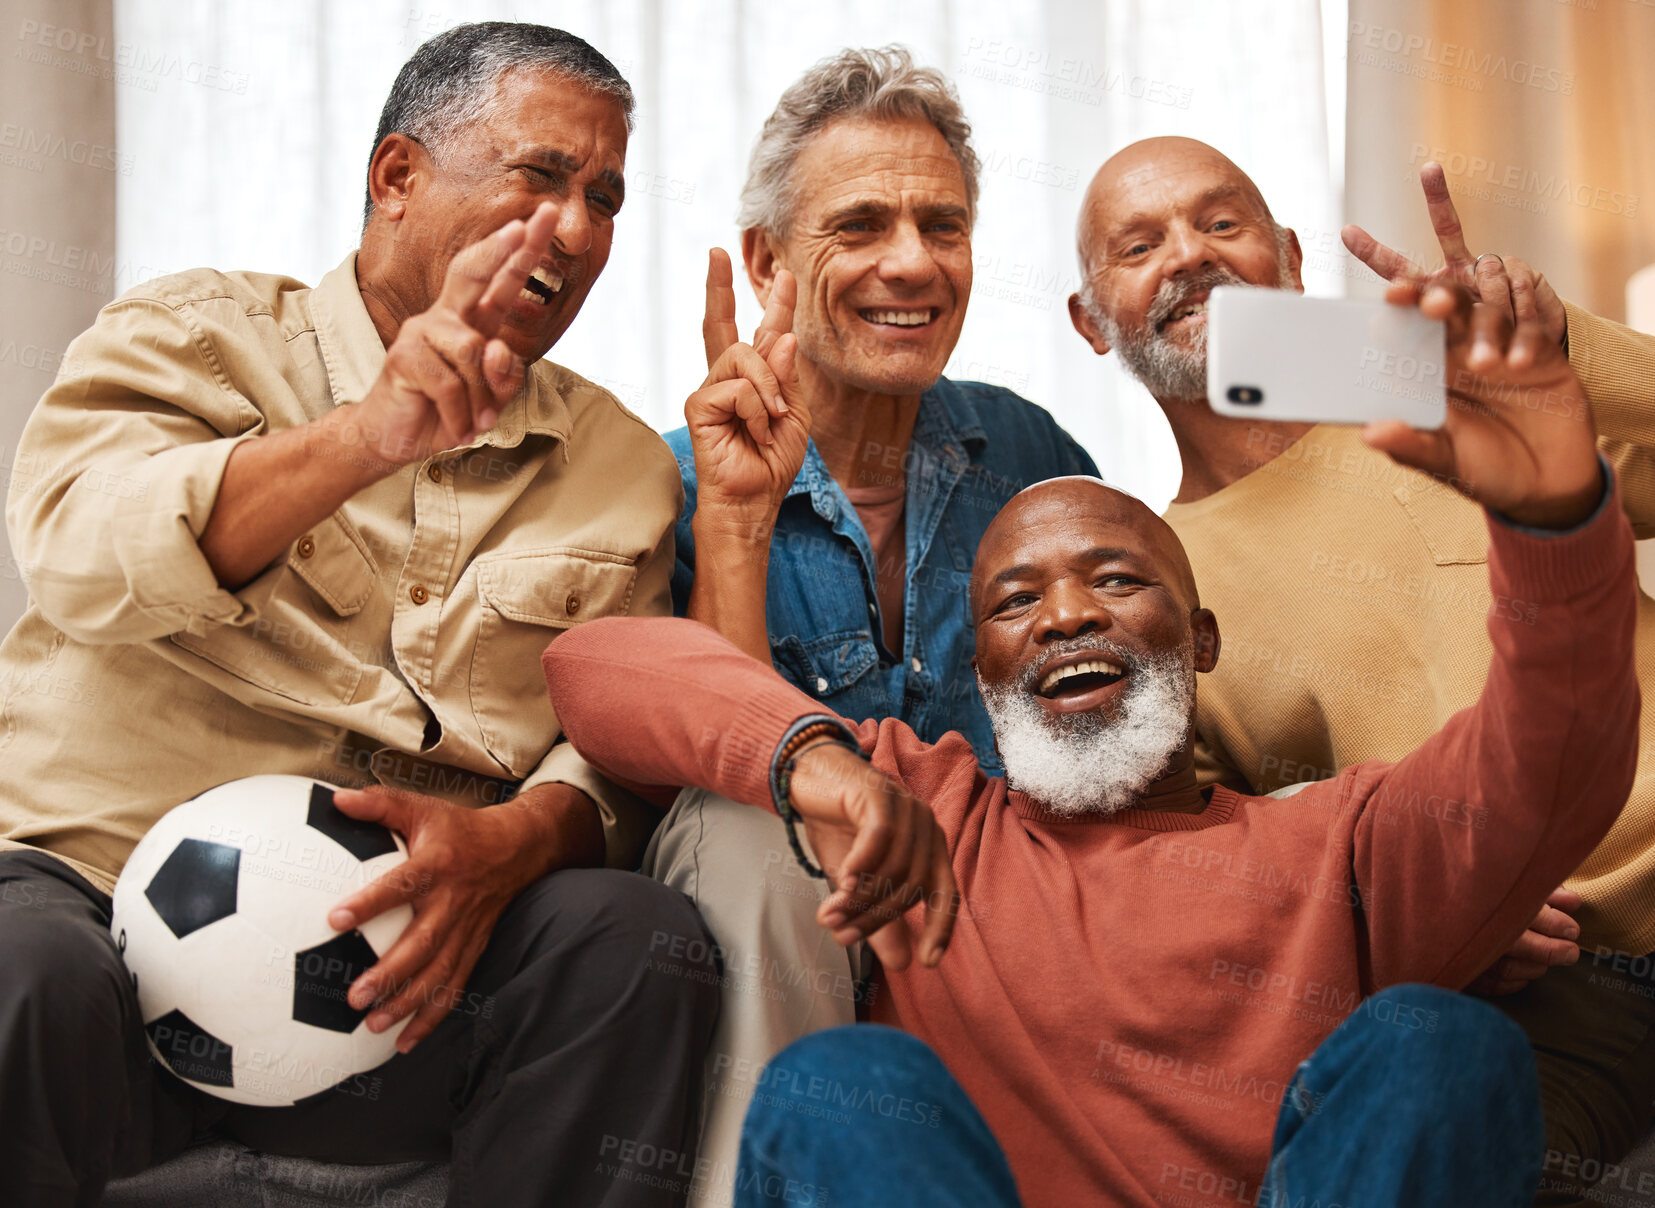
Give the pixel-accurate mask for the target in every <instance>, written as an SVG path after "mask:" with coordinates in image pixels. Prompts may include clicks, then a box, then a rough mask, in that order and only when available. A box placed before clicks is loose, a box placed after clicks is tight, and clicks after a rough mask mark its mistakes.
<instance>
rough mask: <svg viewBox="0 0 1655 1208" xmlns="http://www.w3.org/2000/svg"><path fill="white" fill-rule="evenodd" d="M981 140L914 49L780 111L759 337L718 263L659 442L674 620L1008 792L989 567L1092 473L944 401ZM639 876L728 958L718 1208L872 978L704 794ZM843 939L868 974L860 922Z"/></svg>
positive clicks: (1009, 422) (747, 196)
mask: <svg viewBox="0 0 1655 1208" xmlns="http://www.w3.org/2000/svg"><path fill="white" fill-rule="evenodd" d="M970 134H971V130H970V124H969V123H968V122H967V120H966V117H965V114H964V112H963V111H962V109H961V107H960V103H959V99H958V97H957V96H956V95H955V92H954V89H953V87H952V86H951V85H950V84H949V82H948V81H947V79H946V78H945V77H944V76H943V75H942V74H941V73H939V72H937V71H935V70H931V69H928V68H921V67H918V66H916V65H915V63H914V61H913V59H912V57H911V56H910V54H909V53H908V52H907V51H906V50H904V49H902V48H901V47H887V48H885V49H882V50H845V51H842V52H840V53H839V54H836V55H833V56H831V57H829V58H827V59H825V60H823V61H822V62H820V63H818V64H817V65H816V66H814V67H813V68H811V69H810V70H809V71H808V72H806V73H805V74H804V75H803V76H801V77H800V78H799V80H798V81H797V82H795V83H794V84H793V85H792V86H791V87H789V88H788V89H787V91H786V92H784V93H783V94H782V97H781V100H780V101H779V102H778V103H777V105H776V109H775V111H774V112H773V113H772V114H771V115H770V117H769V119H768V120H767V121H766V122H765V124H764V128H763V130H762V131H761V133H760V134H759V137H758V140H757V142H756V143H755V145H754V148H753V153H752V159H751V162H750V167H749V172H748V178H747V183H746V187H745V188H744V189H743V191H742V195H741V211H740V214H739V215H738V222H739V225H740V227H741V232H742V233H741V249H742V258H743V261H744V262H745V267H746V272H747V279H748V281H749V283H750V284H751V285H752V288H753V290H754V292H755V293H756V294H757V295H758V298H759V300H760V302H761V303H763V304H764V306H765V318H764V321H763V322H762V324H761V325H760V328H759V331H758V333H757V335H756V336H755V338H754V340H753V343H752V344H751V345H749V344H745V343H741V342H739V338H738V335H737V332H736V328H735V295H734V290H733V274H732V270H731V266H730V263H729V260H728V259H727V258H726V257H725V255H724V253H723V252H722V251H716V250H715V251H714V252H713V253H712V257H711V265H710V268H709V273H708V281H707V312H706V325H705V327H704V329H703V334H704V336H705V340H706V352H707V363H708V366H709V374H708V377H707V380H706V382H705V384H704V385H703V387H702V389H700V390H698V391H697V392H696V393H695V394H694V395H692V396H691V398H690V400H689V402H688V404H687V405H686V407H685V418H686V421H687V426H686V427H685V428H682V429H679V430H678V431H675V432H672V433H670V434H668V436H667V443H668V444H669V445H671V446H672V449H673V451H674V453H675V454H676V455H677V458H678V467H679V470H680V472H681V473H682V475H683V479H684V489H685V503H684V510H683V514H682V515H681V516H680V517H679V520H678V526H677V559H678V563H677V568H676V570H675V572H674V574H673V584H672V586H673V604H674V607H675V609H676V610H677V611H678V612H679V613H680V614H682V615H688V616H690V617H693V618H696V619H699V620H702V621H705V622H707V623H708V624H710V625H712V626H713V627H715V628H716V629H718V630H719V631H720V632H722V633H723V634H724V635H725V636H726V637H728V638H730V639H731V640H732V641H734V642H735V643H736V644H737V645H738V646H739V647H740V648H741V649H743V650H744V651H746V652H747V653H749V654H751V655H752V656H753V657H754V658H756V659H759V660H760V661H762V662H764V663H766V664H772V663H773V664H774V666H775V668H776V669H777V670H778V671H779V672H780V673H781V674H782V675H783V676H785V677H786V678H787V679H788V680H789V681H790V682H792V683H793V684H794V685H795V686H797V687H799V688H801V689H803V690H804V691H806V692H808V693H810V694H811V695H812V696H813V697H814V698H815V699H817V700H818V701H821V702H822V703H823V705H824V707H826V708H830V709H832V710H834V711H836V712H837V713H839V714H841V715H843V716H848V717H853V718H857V719H875V720H877V719H881V718H888V717H889V718H898V719H900V720H902V721H903V722H905V723H907V724H908V725H909V726H910V727H911V728H912V729H913V730H914V731H915V732H916V733H917V734H919V735H920V737H922V738H924V739H927V740H930V741H935V740H937V739H940V738H942V736H943V735H944V734H946V733H948V732H949V731H959V732H961V733H963V734H964V735H965V736H966V737H967V738H968V739H969V740H970V741H971V742H972V744H973V746H974V747H975V749H976V754H977V757H978V759H979V760H980V761H981V763H982V765H983V766H984V767H985V768H987V769H988V770H989V771H990V773H991V774H992V773H996V772H998V771H999V770H1000V762H999V758H998V756H997V754H996V752H995V748H994V739H993V733H992V728H991V726H990V725H989V719H988V714H987V713H986V712H985V710H984V708H983V703H982V701H981V699H980V697H979V694H978V690H977V685H976V681H975V677H974V675H973V673H972V670H971V651H972V632H971V619H970V611H969V606H968V597H967V584H968V581H969V577H970V571H971V563H972V559H973V557H974V556H975V554H976V551H977V543H978V540H979V539H980V538H981V536H982V534H983V532H984V531H985V530H986V529H987V527H988V524H989V522H990V521H991V520H992V519H993V518H994V516H995V514H996V513H997V512H998V511H999V510H1000V508H1001V507H1002V505H1004V504H1005V503H1006V501H1007V500H1009V499H1010V498H1011V497H1012V496H1013V495H1015V494H1016V493H1017V492H1018V491H1019V490H1021V489H1022V488H1023V487H1025V486H1028V485H1030V484H1032V483H1035V482H1039V481H1043V480H1045V479H1048V478H1054V477H1059V476H1063V475H1071V474H1087V475H1093V474H1096V473H1097V470H1096V467H1095V466H1094V464H1093V462H1092V459H1091V458H1090V457H1088V456H1087V455H1086V453H1085V452H1084V451H1083V450H1082V449H1081V448H1080V447H1079V446H1078V445H1076V444H1075V442H1074V441H1073V440H1071V439H1070V438H1069V436H1068V435H1067V434H1066V433H1064V432H1063V430H1062V429H1061V428H1060V427H1059V426H1058V425H1057V424H1056V423H1055V422H1054V421H1053V420H1052V418H1051V417H1050V416H1049V415H1047V414H1046V412H1044V411H1043V410H1041V409H1040V408H1039V407H1036V406H1034V405H1033V404H1031V403H1029V402H1027V401H1025V400H1023V399H1021V398H1019V397H1017V396H1016V395H1015V394H1013V393H1011V392H1010V391H1008V390H1004V389H1001V388H999V387H995V386H988V385H983V384H981V383H972V382H953V381H949V380H948V379H947V378H944V377H943V376H942V371H943V367H944V365H945V364H946V362H947V361H948V358H949V356H950V354H951V353H952V352H953V351H954V347H955V344H956V343H957V342H958V340H959V336H960V329H961V325H962V324H963V322H964V320H965V312H966V306H967V303H968V302H969V300H970V296H971V277H972V260H971V232H972V224H973V221H974V219H975V217H976V210H977V191H978V162H977V156H976V154H975V153H974V152H973V151H972V149H971V144H970ZM817 854H818V855H820V856H821V857H822V858H823V859H824V860H825V861H826V862H827V864H828V865H829V866H830V867H833V866H836V865H837V864H838V862H839V861H840V859H841V858H842V857H843V856H844V853H843V852H819V853H817ZM645 871H647V872H650V873H652V874H653V875H655V876H657V877H660V878H662V879H663V880H665V881H666V882H667V883H668V884H670V885H675V886H678V887H680V888H682V889H684V890H685V891H686V892H687V893H689V894H690V895H691V896H692V897H693V898H694V899H695V900H696V903H697V905H698V906H699V908H700V909H701V912H702V915H703V917H704V918H705V919H706V920H707V923H708V926H709V927H710V928H711V930H712V931H713V934H714V935H715V937H717V939H718V940H719V943H720V945H721V948H722V950H723V951H722V955H723V958H724V967H725V970H726V975H727V986H726V992H725V995H724V1004H723V1011H722V1014H721V1017H720V1023H719V1031H718V1034H717V1036H716V1037H715V1041H714V1046H713V1052H712V1056H711V1058H710V1061H709V1070H708V1074H709V1086H708V1090H707V1106H706V1127H705V1129H704V1132H703V1138H702V1147H701V1164H700V1170H699V1174H700V1175H701V1177H700V1178H699V1179H698V1186H697V1188H696V1189H694V1190H693V1192H692V1194H694V1195H696V1196H698V1197H701V1198H702V1199H703V1202H724V1201H727V1199H728V1196H729V1190H730V1182H731V1180H732V1179H733V1176H734V1166H735V1153H736V1147H737V1143H738V1139H739V1132H740V1126H741V1120H742V1114H743V1112H744V1111H745V1108H746V1105H747V1102H748V1100H749V1098H750V1097H751V1095H752V1092H753V1089H754V1087H755V1085H756V1082H755V1080H756V1076H757V1074H758V1072H759V1071H760V1070H761V1069H762V1067H763V1065H764V1063H765V1062H766V1061H768V1060H769V1058H770V1057H771V1056H773V1055H774V1054H775V1053H776V1052H777V1051H778V1050H779V1049H780V1048H781V1047H782V1046H783V1045H785V1044H787V1043H788V1042H789V1041H791V1040H793V1039H794V1038H796V1037H798V1036H800V1035H803V1034H804V1033H806V1032H810V1031H814V1030H816V1029H818V1028H822V1027H827V1026H830V1025H833V1024H839V1023H847V1022H850V1021H851V1020H852V1019H853V1018H854V1017H855V1013H856V1008H857V1006H858V1005H859V998H860V996H861V994H860V990H859V987H860V986H861V984H862V983H861V981H860V979H859V973H860V972H861V970H860V969H859V968H858V967H857V966H856V965H855V964H854V963H853V961H852V960H847V957H846V954H845V952H844V951H842V950H841V949H840V948H839V947H838V946H836V944H835V943H834V937H833V936H831V935H829V933H827V932H825V931H823V930H822V927H821V926H820V925H819V923H818V921H817V914H818V912H824V913H825V912H827V911H828V909H829V908H828V907H827V906H826V905H825V904H823V893H824V886H823V885H822V883H820V882H818V881H813V880H811V879H810V878H808V877H805V876H804V875H803V873H802V872H801V871H800V869H799V866H798V865H797V864H796V863H795V862H794V860H793V856H792V853H791V852H790V850H789V846H788V842H787V839H786V837H785V835H784V831H783V827H782V824H781V822H780V820H779V819H777V818H775V817H766V816H764V815H763V814H760V813H759V812H758V811H755V810H752V809H749V808H747V807H745V806H741V805H738V804H735V803H733V802H730V801H729V800H727V799H725V798H722V797H718V796H716V795H713V794H709V793H706V792H702V791H699V790H693V791H689V792H686V793H684V794H682V795H681V796H680V798H679V799H678V801H677V803H676V804H675V806H674V808H673V810H672V812H671V813H670V814H669V815H668V817H667V819H666V821H665V823H664V824H663V826H662V827H661V829H660V830H659V831H658V832H657V834H656V837H655V839H654V841H653V842H652V845H651V848H650V851H649V853H648V855H647V857H646V863H645ZM881 895H882V891H881V890H880V888H879V887H877V886H876V887H874V888H873V889H872V890H871V895H870V896H871V897H872V898H876V899H877V898H879V897H880V896H881ZM886 905H887V908H888V906H889V904H886ZM855 913H856V911H855V910H852V911H850V912H848V914H847V919H850V918H851V917H852V916H854V915H855ZM834 929H835V931H836V932H838V937H839V939H840V941H841V942H843V943H849V944H852V945H853V951H854V944H855V941H856V940H857V939H858V938H859V934H860V933H859V931H858V930H857V928H856V927H855V926H853V925H852V922H848V921H841V922H840V923H838V924H835V925H834ZM901 937H902V929H901V928H887V929H885V930H884V931H880V932H878V933H877V934H876V935H875V936H874V938H873V940H872V941H871V944H872V947H873V948H874V951H875V953H876V954H877V955H878V956H879V958H880V959H881V960H883V961H884V962H885V963H886V964H887V965H889V966H892V967H901V965H903V964H906V962H907V960H908V959H909V954H908V952H907V949H906V946H905V944H904V943H903V940H902V938H901Z"/></svg>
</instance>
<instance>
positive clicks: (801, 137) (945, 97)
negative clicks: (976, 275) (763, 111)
mask: <svg viewBox="0 0 1655 1208" xmlns="http://www.w3.org/2000/svg"><path fill="white" fill-rule="evenodd" d="M855 118H870V119H873V120H875V121H892V120H898V119H902V118H924V119H925V120H926V121H928V122H930V123H931V124H932V125H933V126H935V127H936V128H937V133H939V134H941V135H942V137H943V141H944V142H946V143H947V144H948V149H949V150H950V151H952V152H953V153H954V158H955V159H957V160H959V162H960V173H961V174H962V175H963V176H964V177H965V207H966V215H967V217H968V218H969V219H971V220H972V221H975V220H976V217H977V172H978V167H979V164H978V160H977V153H976V152H975V151H973V150H972V149H971V123H970V122H968V121H967V120H966V116H965V110H964V109H963V108H961V106H960V98H959V94H958V93H956V92H955V91H954V86H953V85H952V84H950V83H949V82H948V77H947V76H945V75H943V74H942V72H940V71H937V70H936V69H935V68H931V67H915V66H914V56H913V55H912V54H910V53H909V52H908V49H907V48H906V47H903V46H886V47H884V48H882V49H879V50H855V49H848V48H847V49H845V50H841V51H840V52H839V53H838V54H836V55H831V56H829V57H828V58H825V59H823V60H822V61H821V62H820V63H817V64H816V66H814V67H812V68H811V69H810V70H809V71H807V72H805V73H804V75H802V76H800V77H799V78H798V79H797V80H795V81H794V82H793V85H792V86H791V87H790V88H788V90H787V91H786V92H784V93H782V96H781V100H779V101H777V102H776V109H775V112H774V113H772V114H771V115H770V116H769V117H768V118H767V119H766V120H765V123H764V129H762V130H761V131H759V137H758V140H757V141H756V142H755V143H754V144H753V155H752V158H751V159H749V160H748V163H747V183H746V184H745V185H744V186H743V187H742V190H741V209H740V211H739V212H738V213H737V214H736V224H737V225H738V226H739V227H740V228H741V229H742V230H744V231H748V230H752V229H754V228H755V227H757V228H760V229H763V230H766V231H769V232H771V233H772V234H774V235H778V236H781V237H784V238H785V237H786V236H787V234H788V232H789V231H790V229H791V228H792V225H793V218H794V213H793V211H794V207H795V205H796V203H797V199H798V191H797V189H796V188H795V187H794V183H793V179H792V174H793V163H794V161H795V160H797V159H798V158H799V152H800V151H802V150H803V149H804V146H805V144H806V143H807V142H809V141H810V139H811V138H812V136H814V135H815V134H817V133H818V132H819V131H821V130H822V128H823V127H825V126H827V125H829V124H830V123H832V122H836V121H840V120H851V119H855Z"/></svg>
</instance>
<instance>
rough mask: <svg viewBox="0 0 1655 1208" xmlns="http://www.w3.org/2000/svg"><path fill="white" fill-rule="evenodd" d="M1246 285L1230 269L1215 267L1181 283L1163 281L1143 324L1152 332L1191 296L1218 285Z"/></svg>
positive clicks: (1203, 270)
mask: <svg viewBox="0 0 1655 1208" xmlns="http://www.w3.org/2000/svg"><path fill="white" fill-rule="evenodd" d="M1246 284H1247V283H1246V282H1245V281H1243V280H1242V279H1241V277H1240V275H1239V274H1237V273H1235V272H1233V271H1231V270H1230V269H1227V268H1219V267H1216V266H1215V267H1213V268H1207V269H1202V270H1201V271H1200V272H1199V273H1196V274H1195V275H1194V276H1193V277H1187V278H1185V279H1184V280H1182V281H1176V282H1174V281H1163V282H1161V288H1160V289H1158V290H1156V291H1155V298H1154V300H1153V301H1152V302H1151V303H1150V304H1149V313H1148V314H1147V315H1146V316H1145V322H1146V323H1147V324H1148V326H1149V328H1150V330H1152V331H1153V330H1155V329H1156V328H1158V327H1160V326H1161V324H1162V323H1165V322H1166V321H1167V320H1168V319H1169V318H1171V317H1172V312H1173V311H1175V310H1177V309H1178V308H1179V307H1180V306H1182V305H1183V304H1184V303H1185V302H1186V301H1188V300H1189V298H1190V296H1191V295H1192V294H1198V293H1200V292H1201V291H1202V290H1204V289H1214V288H1216V287H1218V286H1220V285H1246Z"/></svg>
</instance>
